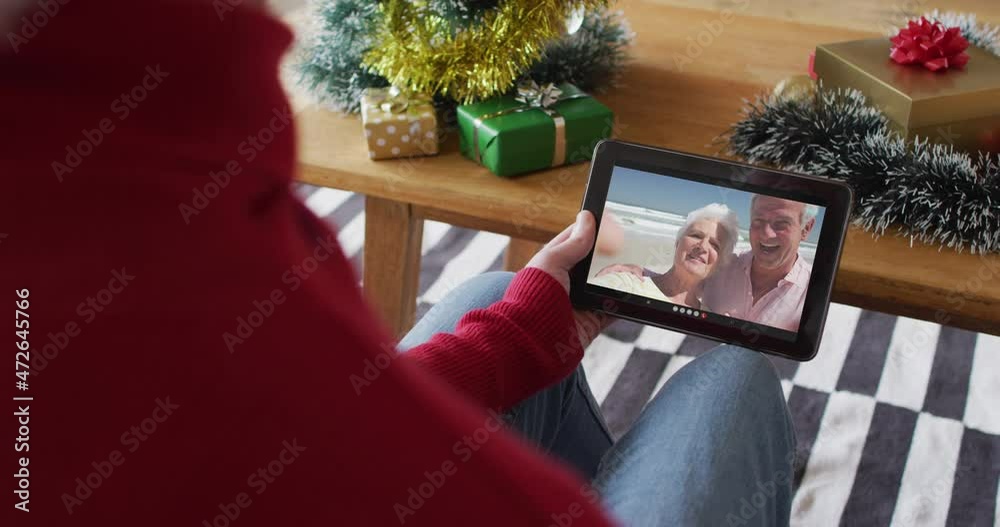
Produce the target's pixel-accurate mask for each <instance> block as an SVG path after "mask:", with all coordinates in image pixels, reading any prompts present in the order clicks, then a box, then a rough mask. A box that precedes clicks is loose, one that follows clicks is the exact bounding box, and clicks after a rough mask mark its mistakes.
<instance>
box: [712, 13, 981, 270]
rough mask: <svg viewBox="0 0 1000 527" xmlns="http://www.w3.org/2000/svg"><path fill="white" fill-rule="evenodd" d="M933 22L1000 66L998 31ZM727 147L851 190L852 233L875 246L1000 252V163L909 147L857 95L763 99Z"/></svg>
mask: <svg viewBox="0 0 1000 527" xmlns="http://www.w3.org/2000/svg"><path fill="white" fill-rule="evenodd" d="M927 16H928V18H934V19H936V20H939V21H941V22H942V23H943V24H945V25H946V26H948V27H953V26H957V27H960V28H962V34H963V35H964V36H965V37H966V38H967V39H968V40H969V42H970V43H972V44H973V45H976V46H979V47H981V48H983V49H985V50H987V51H990V52H992V53H994V54H996V55H998V56H1000V29H998V28H995V27H990V26H985V25H979V24H977V23H976V18H975V15H968V14H957V13H943V14H941V13H937V12H934V13H931V14H928V15H927ZM727 139H728V150H729V153H731V154H733V155H736V156H739V157H742V158H744V159H746V160H747V161H749V162H750V163H760V164H766V165H771V166H775V167H779V168H784V169H786V170H790V171H793V172H801V173H805V174H812V175H816V176H821V177H828V178H833V179H839V180H842V181H845V182H847V183H848V184H850V185H851V187H852V188H853V189H854V192H855V205H854V213H853V214H854V222H855V224H857V225H859V226H861V227H863V228H864V229H866V230H868V231H870V232H872V233H873V234H874V235H875V236H882V235H884V234H886V233H887V232H889V231H890V229H893V228H899V232H901V234H902V235H903V236H907V237H909V238H910V239H911V240H919V241H922V242H925V243H929V244H935V245H938V246H939V247H941V248H945V247H947V248H950V249H954V250H957V251H964V250H969V251H970V252H972V253H973V254H977V253H997V252H1000V157H998V156H997V155H996V154H989V153H983V152H979V153H977V154H968V153H965V152H962V151H959V150H956V149H954V148H953V147H952V146H949V145H939V144H931V143H929V142H927V141H926V140H924V139H919V138H918V139H916V140H915V141H912V142H908V141H906V140H904V139H903V138H901V137H900V136H899V135H898V134H896V133H895V132H893V131H892V130H890V128H889V126H888V120H887V118H886V117H885V116H884V115H883V114H882V112H881V111H880V110H879V109H878V108H875V107H873V106H871V105H869V104H868V103H867V101H866V100H865V97H864V95H862V94H861V92H859V91H857V90H826V89H823V88H822V86H820V87H819V88H818V90H817V93H816V97H815V98H814V99H806V100H802V99H786V98H779V97H775V96H773V95H768V96H763V97H760V98H758V99H757V100H756V101H754V102H752V103H749V104H748V105H747V108H746V110H745V118H744V119H743V120H742V121H740V122H738V123H736V124H735V125H734V126H733V128H732V130H730V132H729V134H728V135H727Z"/></svg>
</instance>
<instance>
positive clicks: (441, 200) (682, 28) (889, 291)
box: [289, 0, 1000, 334]
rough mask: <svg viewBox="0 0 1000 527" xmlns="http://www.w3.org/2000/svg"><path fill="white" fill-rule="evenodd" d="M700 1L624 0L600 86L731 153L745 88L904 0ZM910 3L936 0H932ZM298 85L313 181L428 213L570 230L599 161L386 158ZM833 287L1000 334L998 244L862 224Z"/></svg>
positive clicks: (685, 141)
mask: <svg viewBox="0 0 1000 527" xmlns="http://www.w3.org/2000/svg"><path fill="white" fill-rule="evenodd" d="M701 3H703V2H697V1H696V0H661V1H637V0H620V1H619V2H618V4H617V6H618V7H619V8H621V9H622V10H623V11H624V13H625V15H626V17H627V18H628V20H629V22H630V23H631V25H632V29H633V30H634V31H635V33H636V41H635V45H634V47H633V48H632V50H631V55H632V57H633V59H634V60H633V63H632V64H631V65H630V66H629V68H628V69H627V70H626V71H625V73H624V75H623V77H622V79H621V82H620V85H619V86H618V87H617V88H614V89H611V90H609V91H608V92H607V93H605V94H597V95H596V97H597V98H598V99H599V100H601V101H602V102H604V103H605V104H606V105H608V106H609V107H610V108H612V109H613V110H614V111H615V114H616V119H617V130H616V133H615V136H616V137H618V138H620V139H623V140H626V141H634V142H638V143H646V144H651V145H658V146H663V147H667V148H673V149H677V150H683V151H689V152H695V153H700V154H706V155H715V156H722V155H723V154H722V152H721V149H722V146H721V144H720V143H719V142H718V141H717V138H718V137H719V136H720V135H721V134H723V133H724V132H725V131H726V130H727V128H728V127H729V126H730V125H731V124H732V123H733V122H735V121H737V120H739V118H740V109H741V107H742V105H743V99H751V98H753V97H754V96H756V95H757V94H759V93H761V92H762V91H763V90H769V89H770V87H771V86H773V85H774V83H776V82H777V81H778V80H780V79H782V78H784V77H786V76H789V75H793V74H800V73H803V72H804V71H805V69H806V67H807V62H808V56H809V53H810V51H812V50H813V49H814V48H815V46H816V44H819V43H825V42H837V41H843V40H851V39H858V38H870V37H872V36H873V35H877V34H879V33H880V28H882V27H889V26H890V25H892V26H895V25H898V24H900V23H901V22H902V20H903V15H902V13H901V11H900V9H901V7H900V4H898V3H896V4H894V3H892V2H889V1H886V0H879V1H864V0H844V1H838V2H832V1H830V2H819V3H815V2H810V3H808V4H807V5H805V4H800V3H798V2H796V0H764V1H763V2H759V1H756V0H733V1H732V2H717V6H716V7H715V8H712V9H704V8H694V7H688V6H686V5H685V4H687V5H689V6H695V5H698V4H701ZM817 4H818V5H817ZM904 4H905V5H903V6H902V8H906V7H909V8H911V9H917V10H920V9H923V8H924V5H923V1H922V0H912V1H910V2H906V3H904ZM937 7H941V8H944V9H955V10H965V11H975V12H977V13H978V14H979V17H980V20H982V21H988V22H992V23H997V22H998V21H1000V5H996V4H995V3H992V2H990V1H989V0H960V1H957V2H951V3H950V5H938V6H937ZM723 9H726V10H727V11H726V12H724V11H723ZM727 12H731V13H732V16H729V15H728V14H725V13H727ZM713 30H714V32H715V33H716V34H713V33H712V31H713ZM699 39H700V43H699ZM289 88H290V92H291V93H292V95H293V99H295V100H296V106H297V107H300V108H302V109H301V111H300V112H299V114H298V118H299V132H300V169H301V173H300V175H299V180H301V181H303V182H306V183H310V184H314V185H321V186H329V187H335V188H340V189H345V190H350V191H354V192H359V193H363V194H366V195H371V196H376V197H381V198H386V199H391V200H395V201H401V202H406V203H410V204H412V205H414V207H415V208H416V209H418V210H420V211H421V212H422V214H423V215H424V216H426V217H430V218H434V219H441V220H446V221H453V222H454V223H456V224H462V225H466V226H470V227H477V228H484V229H488V230H492V231H494V232H500V233H503V234H509V235H513V236H517V237H520V238H525V239H531V240H536V241H545V240H547V239H548V238H549V237H551V236H552V235H553V234H554V233H556V232H558V231H560V230H561V229H562V228H563V227H564V226H565V225H567V224H568V223H570V222H571V221H572V220H573V217H574V215H575V214H576V212H577V211H578V210H579V208H580V201H581V197H582V194H583V189H584V184H585V182H586V179H587V171H588V165H587V164H580V165H575V166H571V167H560V168H556V169H552V170H548V171H544V172H537V173H533V174H529V175H525V176H521V177H517V178H513V179H504V178H499V177H497V176H495V175H493V174H491V173H490V172H489V171H487V170H486V169H484V168H482V167H479V166H477V165H475V164H473V163H472V162H470V161H469V160H467V159H465V158H463V157H462V156H461V154H459V152H458V141H457V133H455V132H452V133H450V134H449V135H448V137H447V138H446V140H445V142H444V144H443V145H442V152H441V154H440V155H438V156H434V157H426V158H413V159H404V160H388V161H378V162H374V161H371V160H369V159H368V156H367V150H366V147H365V143H364V139H363V136H362V133H361V123H360V119H359V117H357V116H346V115H342V114H339V113H336V112H333V111H330V110H326V109H323V108H320V107H318V106H316V105H312V104H308V103H306V102H305V101H306V100H307V99H305V98H304V95H303V94H302V93H301V91H300V89H299V88H296V87H294V86H291V84H290V86H289ZM834 300H835V301H838V302H844V303H849V304H853V305H857V306H860V307H864V308H870V309H877V310H880V311H886V312H890V313H894V314H899V315H905V316H913V317H917V318H924V319H928V320H933V321H936V322H940V323H945V324H949V325H954V326H959V327H966V328H969V329H974V330H978V331H987V332H990V333H994V334H1000V256H998V255H991V256H988V257H981V256H973V255H970V254H968V253H964V254H959V253H956V252H954V251H951V250H941V251H939V250H938V249H937V248H936V247H929V246H925V245H922V244H920V243H917V242H913V243H912V246H911V242H910V240H908V239H903V238H900V237H897V236H888V237H883V238H880V239H877V240H876V239H874V238H872V236H871V234H870V233H867V232H865V231H862V230H860V229H858V228H854V227H852V228H851V230H850V232H849V233H848V239H847V242H846V245H845V248H844V254H843V257H842V259H841V263H840V269H839V271H838V274H837V281H836V285H835V288H834Z"/></svg>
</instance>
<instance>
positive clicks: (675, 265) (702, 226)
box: [587, 165, 825, 341]
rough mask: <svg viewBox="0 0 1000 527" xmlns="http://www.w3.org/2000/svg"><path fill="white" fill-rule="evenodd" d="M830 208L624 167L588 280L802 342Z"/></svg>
mask: <svg viewBox="0 0 1000 527" xmlns="http://www.w3.org/2000/svg"><path fill="white" fill-rule="evenodd" d="M824 213H825V208H824V207H822V206H820V205H817V204H813V203H806V202H803V201H796V200H791V199H786V198H779V197H776V196H773V195H768V194H767V193H766V192H762V191H761V190H759V189H750V188H731V187H725V186H718V185H713V184H710V183H704V182H701V181H696V180H694V179H689V178H686V177H684V176H682V175H680V174H678V175H676V176H671V175H663V174H655V173H651V172H646V171H643V170H637V169H634V168H626V167H623V166H618V165H616V166H615V167H614V169H613V171H612V175H611V179H610V185H609V188H608V193H607V201H606V203H605V206H604V213H603V216H602V219H601V227H600V229H599V231H598V235H597V240H598V241H597V245H596V247H595V250H594V256H593V259H592V261H591V266H590V269H589V272H588V274H587V283H588V284H590V285H593V286H599V287H602V288H606V289H610V290H613V291H616V292H618V294H616V295H615V296H617V297H619V298H621V299H622V300H625V301H629V302H634V303H641V304H643V305H647V306H650V307H654V308H656V309H660V310H666V311H671V312H674V313H677V314H681V315H687V316H691V317H695V318H698V319H701V320H704V321H706V322H709V323H715V324H720V325H725V326H733V325H736V324H750V325H753V326H756V327H759V328H760V329H761V330H763V332H765V333H767V334H769V335H772V336H774V337H777V338H780V339H783V340H788V341H794V340H795V339H796V335H797V332H798V330H799V322H800V320H801V317H802V309H803V306H804V305H805V301H806V293H807V291H808V290H809V282H810V279H811V275H812V267H813V261H814V259H815V256H816V249H817V244H818V243H820V240H819V235H820V232H822V224H823V217H824Z"/></svg>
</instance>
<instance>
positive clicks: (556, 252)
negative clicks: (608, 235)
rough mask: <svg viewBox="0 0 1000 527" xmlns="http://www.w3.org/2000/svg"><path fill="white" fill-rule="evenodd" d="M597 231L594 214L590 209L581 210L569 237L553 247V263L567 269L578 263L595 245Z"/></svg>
mask: <svg viewBox="0 0 1000 527" xmlns="http://www.w3.org/2000/svg"><path fill="white" fill-rule="evenodd" d="M596 231H597V225H596V222H595V221H594V215H593V214H592V213H591V212H590V211H586V210H582V211H580V213H579V214H577V215H576V223H574V224H573V231H572V232H571V233H570V235H569V238H567V239H566V240H563V242H562V243H560V244H558V245H556V246H555V247H553V248H552V259H553V264H555V265H557V266H559V267H560V268H562V269H566V270H569V269H570V268H572V267H573V266H574V265H576V263H577V262H579V261H580V260H582V259H583V257H584V256H587V253H589V252H590V250H591V249H592V248H593V247H594V237H595V234H596Z"/></svg>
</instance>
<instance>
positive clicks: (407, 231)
mask: <svg viewBox="0 0 1000 527" xmlns="http://www.w3.org/2000/svg"><path fill="white" fill-rule="evenodd" d="M423 231H424V220H423V219H422V218H419V217H417V216H415V215H414V214H413V207H412V206H411V205H409V204H407V203H400V202H398V201H392V200H387V199H382V198H375V197H371V196H366V197H365V254H364V269H363V274H364V277H363V287H364V291H365V294H366V295H367V296H368V298H369V300H371V302H372V303H373V304H374V306H375V309H376V312H377V313H378V314H379V316H381V317H382V320H383V321H384V322H385V324H386V326H387V327H388V328H389V329H390V330H391V331H392V332H393V333H394V334H395V335H396V336H402V335H404V334H405V333H406V332H407V331H408V330H409V329H410V328H411V327H412V326H413V323H414V320H413V317H414V314H415V312H416V307H417V285H418V283H419V280H420V243H421V241H422V238H423Z"/></svg>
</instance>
